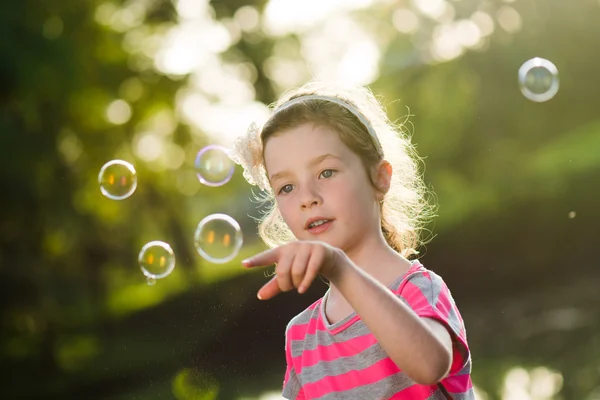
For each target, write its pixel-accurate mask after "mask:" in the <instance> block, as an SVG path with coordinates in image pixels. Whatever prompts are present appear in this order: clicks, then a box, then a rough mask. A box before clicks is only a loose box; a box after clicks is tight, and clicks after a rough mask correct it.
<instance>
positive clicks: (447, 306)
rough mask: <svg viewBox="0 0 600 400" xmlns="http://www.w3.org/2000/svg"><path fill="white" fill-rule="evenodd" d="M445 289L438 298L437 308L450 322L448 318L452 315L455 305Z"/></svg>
mask: <svg viewBox="0 0 600 400" xmlns="http://www.w3.org/2000/svg"><path fill="white" fill-rule="evenodd" d="M444 289H445V288H444ZM444 289H442V291H441V293H440V295H439V296H438V301H437V303H436V304H435V308H436V309H437V310H438V311H439V312H440V313H441V314H442V317H444V319H445V320H446V321H448V316H449V315H450V310H451V309H452V308H453V305H452V302H451V301H450V297H449V296H448V291H447V290H444Z"/></svg>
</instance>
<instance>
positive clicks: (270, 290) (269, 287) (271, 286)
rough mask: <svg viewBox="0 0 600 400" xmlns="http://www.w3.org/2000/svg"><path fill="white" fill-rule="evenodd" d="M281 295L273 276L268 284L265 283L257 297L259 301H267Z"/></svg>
mask: <svg viewBox="0 0 600 400" xmlns="http://www.w3.org/2000/svg"><path fill="white" fill-rule="evenodd" d="M279 293H281V289H280V288H279V283H278V282H277V277H276V276H274V277H273V278H271V280H270V281H269V282H267V283H266V284H265V285H264V286H263V287H261V288H260V290H259V291H258V293H257V295H256V296H257V297H258V298H259V299H260V300H269V299H270V298H273V297H275V296H277V295H278V294H279Z"/></svg>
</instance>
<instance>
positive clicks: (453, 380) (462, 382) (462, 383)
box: [442, 374, 473, 393]
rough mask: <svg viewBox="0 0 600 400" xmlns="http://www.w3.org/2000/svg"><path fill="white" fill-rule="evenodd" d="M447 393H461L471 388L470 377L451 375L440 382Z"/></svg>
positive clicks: (466, 375)
mask: <svg viewBox="0 0 600 400" xmlns="http://www.w3.org/2000/svg"><path fill="white" fill-rule="evenodd" d="M442 383H443V384H444V387H445V388H446V390H447V391H449V392H451V393H463V392H466V391H468V390H469V389H471V388H472V387H473V382H472V381H471V375H468V374H464V375H453V376H451V377H449V378H446V379H444V380H443V381H442Z"/></svg>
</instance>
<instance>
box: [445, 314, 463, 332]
mask: <svg viewBox="0 0 600 400" xmlns="http://www.w3.org/2000/svg"><path fill="white" fill-rule="evenodd" d="M448 323H449V324H450V328H452V330H453V331H454V333H455V334H456V336H460V331H461V330H462V328H463V326H462V323H461V322H460V319H459V318H458V315H457V314H456V308H454V307H452V308H451V309H450V312H449V313H448Z"/></svg>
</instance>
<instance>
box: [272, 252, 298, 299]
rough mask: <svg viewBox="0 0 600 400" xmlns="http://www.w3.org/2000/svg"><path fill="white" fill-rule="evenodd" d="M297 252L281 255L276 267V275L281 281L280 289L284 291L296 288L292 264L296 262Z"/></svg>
mask: <svg viewBox="0 0 600 400" xmlns="http://www.w3.org/2000/svg"><path fill="white" fill-rule="evenodd" d="M294 258H295V254H294V253H290V252H287V253H285V254H281V255H280V256H279V261H278V262H277V266H276V267H275V275H276V277H277V282H278V283H279V289H281V291H282V292H288V291H290V290H292V289H294V282H293V281H292V274H291V269H292V264H293V263H294Z"/></svg>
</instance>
